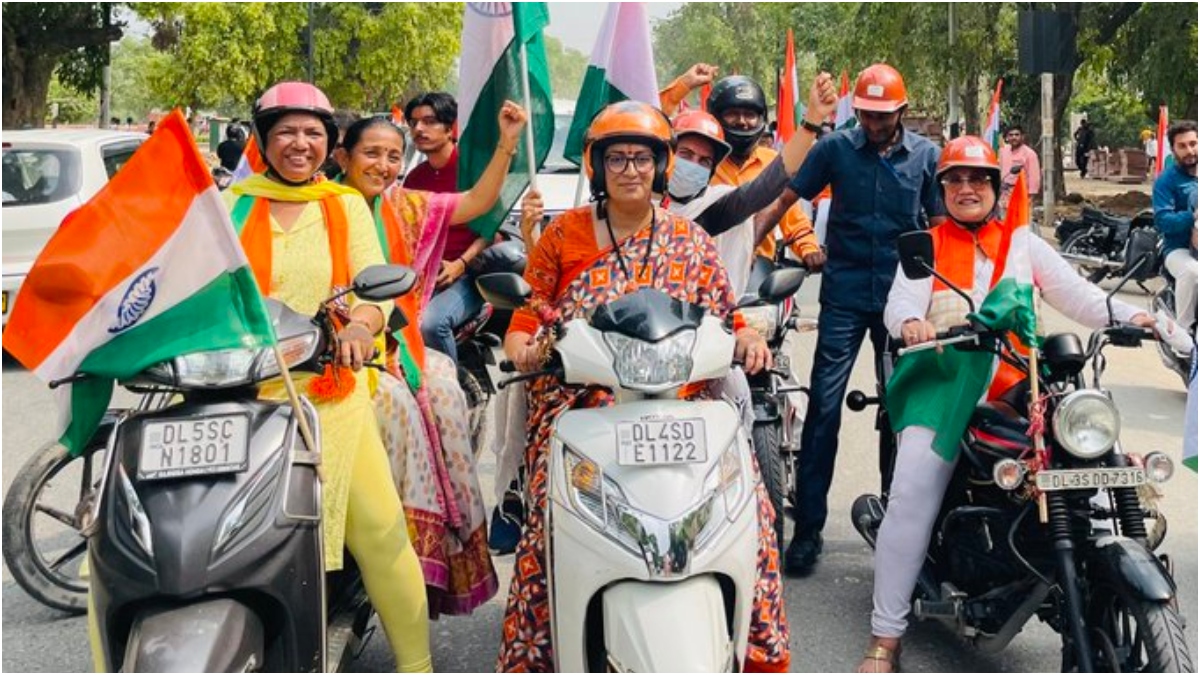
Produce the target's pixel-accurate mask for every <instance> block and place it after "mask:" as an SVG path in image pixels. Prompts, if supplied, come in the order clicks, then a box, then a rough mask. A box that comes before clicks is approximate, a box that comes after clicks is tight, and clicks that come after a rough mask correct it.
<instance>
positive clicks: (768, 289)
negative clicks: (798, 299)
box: [758, 268, 808, 305]
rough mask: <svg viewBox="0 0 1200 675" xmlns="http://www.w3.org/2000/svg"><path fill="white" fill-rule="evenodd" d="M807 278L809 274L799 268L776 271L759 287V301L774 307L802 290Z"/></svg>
mask: <svg viewBox="0 0 1200 675" xmlns="http://www.w3.org/2000/svg"><path fill="white" fill-rule="evenodd" d="M806 276H808V272H807V271H806V270H803V269H798V268H787V269H780V270H775V271H774V272H771V274H770V275H768V276H767V278H766V279H763V282H762V285H761V286H759V287H758V299H759V300H762V301H763V302H766V303H768V304H772V305H773V304H776V303H779V302H782V301H783V300H784V299H785V298H788V297H791V296H792V295H795V293H796V291H798V290H800V285H801V284H803V283H804V277H806Z"/></svg>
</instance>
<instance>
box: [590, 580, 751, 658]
mask: <svg viewBox="0 0 1200 675" xmlns="http://www.w3.org/2000/svg"><path fill="white" fill-rule="evenodd" d="M602 597H603V603H602V604H603V607H604V642H605V644H604V647H605V651H606V652H607V654H608V666H609V669H610V672H618V673H728V672H733V666H734V662H733V659H734V653H735V646H734V644H733V641H732V638H731V637H730V635H729V630H728V628H727V626H728V625H729V620H728V617H727V616H726V612H725V602H724V600H723V599H722V595H721V586H720V584H718V583H717V580H716V578H715V577H713V576H712V575H704V576H697V577H692V578H690V579H686V580H684V581H679V582H673V583H645V582H639V581H626V582H622V583H619V584H616V585H614V586H612V587H610V588H608V589H606V590H605V591H604V595H603V596H602Z"/></svg>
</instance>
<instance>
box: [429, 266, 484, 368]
mask: <svg viewBox="0 0 1200 675" xmlns="http://www.w3.org/2000/svg"><path fill="white" fill-rule="evenodd" d="M482 308H483V298H482V297H481V296H480V295H479V291H478V290H476V289H475V279H474V278H473V277H472V276H471V275H470V274H465V275H463V276H462V277H460V278H459V279H458V281H455V282H454V283H452V284H450V285H449V286H447V287H446V288H445V289H443V290H441V291H438V293H437V294H436V295H434V296H433V299H432V300H430V301H429V306H428V307H426V308H425V314H424V316H423V317H422V318H421V337H422V338H423V339H424V340H425V345H426V346H427V347H429V348H430V349H436V350H438V351H439V352H441V353H443V354H445V355H446V356H449V357H450V359H451V360H452V361H454V365H456V366H457V365H458V347H457V345H455V344H454V329H455V328H458V327H459V326H461V325H463V323H465V322H466V321H467V319H470V318H471V317H473V316H475V314H477V313H478V312H479V310H480V309H482Z"/></svg>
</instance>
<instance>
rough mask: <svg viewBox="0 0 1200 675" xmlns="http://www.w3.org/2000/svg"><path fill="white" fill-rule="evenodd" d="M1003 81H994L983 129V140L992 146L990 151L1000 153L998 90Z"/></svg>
mask: <svg viewBox="0 0 1200 675" xmlns="http://www.w3.org/2000/svg"><path fill="white" fill-rule="evenodd" d="M1003 86H1004V80H1002V79H1001V80H996V91H995V92H994V93H993V94H992V103H991V105H989V106H988V114H987V122H986V124H985V125H984V128H983V140H984V142H986V143H987V144H988V145H990V146H992V151H993V152H995V153H996V154H997V155H998V154H999V153H1000V88H1001V87H1003Z"/></svg>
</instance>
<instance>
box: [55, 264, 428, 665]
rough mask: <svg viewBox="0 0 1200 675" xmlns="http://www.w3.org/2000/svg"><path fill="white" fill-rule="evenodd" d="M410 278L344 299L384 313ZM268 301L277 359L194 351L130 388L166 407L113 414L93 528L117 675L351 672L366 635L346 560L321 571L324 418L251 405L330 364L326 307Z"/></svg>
mask: <svg viewBox="0 0 1200 675" xmlns="http://www.w3.org/2000/svg"><path fill="white" fill-rule="evenodd" d="M415 280H416V275H415V274H414V273H413V272H412V270H409V269H408V268H404V267H396V266H378V267H372V268H368V269H366V270H363V271H362V272H361V273H360V274H359V275H358V276H356V277H355V279H354V282H353V285H352V288H351V289H350V291H346V292H351V291H352V292H354V293H355V295H356V296H357V297H359V298H362V299H366V300H372V301H381V302H382V301H386V300H391V299H394V298H396V297H398V296H400V295H403V294H404V293H405V292H407V291H408V290H409V289H410V288H411V287H412V286H413V284H414V282H415ZM339 295H341V294H339ZM336 297H338V296H335V298H331V299H330V302H332V300H333V299H336ZM266 302H267V307H268V311H269V313H270V315H271V318H272V321H273V322H274V324H275V327H276V335H278V336H279V345H278V349H277V350H273V349H272V348H264V349H259V350H254V349H232V350H224V351H216V352H197V353H191V354H184V355H181V356H179V357H176V358H174V359H172V360H170V361H165V362H163V363H160V364H157V365H155V366H152V367H151V368H149V369H147V370H146V371H143V372H142V373H141V374H139V375H138V376H137V377H135V378H134V379H132V380H130V381H129V382H126V383H123V384H124V385H125V386H127V387H132V388H134V390H137V388H139V387H149V388H152V389H156V390H158V391H165V392H169V393H170V394H171V396H168V397H164V398H163V399H162V401H161V403H162V405H160V406H158V407H156V408H153V409H144V410H136V411H131V412H128V413H124V414H121V415H119V416H117V417H116V419H115V420H114V422H113V425H112V429H111V431H110V432H109V433H108V436H107V441H106V448H105V453H104V470H103V472H102V477H101V479H100V484H99V485H98V487H97V489H96V494H95V499H94V501H93V503H92V505H91V508H90V510H89V511H88V512H87V514H86V516H85V517H84V519H83V527H82V532H83V534H84V535H85V536H86V537H87V538H88V542H89V544H90V546H89V565H90V568H91V575H92V583H91V588H92V592H93V596H92V600H93V603H94V605H93V606H94V614H95V616H96V620H97V624H98V627H99V635H100V644H101V650H102V653H103V657H104V665H105V667H106V669H108V670H110V671H116V670H125V671H139V672H140V671H146V672H168V671H192V672H213V671H251V670H264V671H269V672H278V671H324V670H342V669H344V668H345V667H346V666H347V665H348V664H349V661H350V659H351V658H352V657H353V655H354V654H355V649H356V647H357V646H358V645H359V644H360V643H361V642H363V641H365V640H366V639H367V638H369V635H370V633H369V631H368V630H367V626H368V623H369V621H370V619H371V616H372V613H373V610H372V609H371V605H370V603H369V602H368V600H367V596H366V591H365V589H364V588H363V585H362V580H361V577H360V576H359V574H358V573H357V571H356V569H355V567H354V564H353V561H352V559H350V558H349V557H348V556H347V564H346V569H345V570H343V571H341V572H337V573H332V574H329V575H326V573H325V571H324V569H325V567H324V559H323V548H322V538H321V483H320V480H319V476H318V472H319V465H320V454H319V450H316V449H315V448H319V447H320V431H321V430H320V424H319V419H318V417H317V413H316V409H315V408H314V407H313V406H312V404H311V403H309V402H308V401H307V400H306V399H304V398H300V399H299V409H297V408H295V407H293V406H292V404H290V403H287V402H282V403H279V402H271V401H263V400H258V398H257V390H258V385H259V384H260V383H262V382H264V381H266V380H268V379H272V378H275V377H278V376H279V374H280V372H281V370H282V369H284V368H286V369H288V370H290V371H302V372H317V373H319V372H323V371H324V368H325V366H326V365H327V364H328V363H330V362H331V361H332V359H333V358H335V351H336V337H335V329H334V324H333V322H332V319H331V318H330V310H329V306H330V305H329V302H327V303H325V304H324V305H323V306H322V308H321V309H320V310H319V311H318V313H317V315H316V316H315V317H306V316H303V315H300V314H297V313H295V312H293V311H291V310H290V309H288V308H287V307H285V306H284V305H282V304H280V303H278V302H276V301H273V300H270V299H268V300H267V301H266ZM281 361H282V363H281ZM82 377H86V375H76V376H75V377H74V378H72V379H73V380H74V379H79V378H82ZM55 384H57V383H55ZM301 416H303V419H301ZM305 424H307V426H308V428H309V429H310V430H311V435H309V436H308V437H307V438H306V437H305V436H306V433H307V432H305V431H304V430H303V427H304V425H305ZM310 439H311V440H310Z"/></svg>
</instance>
